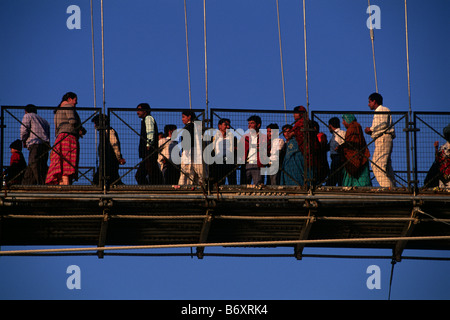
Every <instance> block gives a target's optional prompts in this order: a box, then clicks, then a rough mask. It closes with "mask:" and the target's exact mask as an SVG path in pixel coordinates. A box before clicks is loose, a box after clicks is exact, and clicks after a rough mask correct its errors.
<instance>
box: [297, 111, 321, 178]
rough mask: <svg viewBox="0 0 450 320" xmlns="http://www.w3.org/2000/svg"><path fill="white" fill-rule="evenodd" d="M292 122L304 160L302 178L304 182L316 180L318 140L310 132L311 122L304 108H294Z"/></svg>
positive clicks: (318, 151) (314, 134) (311, 131)
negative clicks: (293, 121)
mask: <svg viewBox="0 0 450 320" xmlns="http://www.w3.org/2000/svg"><path fill="white" fill-rule="evenodd" d="M294 120H295V124H294V127H293V128H292V130H293V133H294V137H295V140H296V141H297V145H298V149H299V150H300V152H301V154H302V157H303V160H304V168H305V169H306V170H304V171H302V176H303V175H305V181H306V182H309V181H313V180H314V179H317V169H318V166H319V157H320V156H318V155H319V153H320V145H319V140H318V139H317V134H316V133H315V132H314V131H313V130H311V129H312V122H311V121H310V120H309V119H308V112H307V111H306V109H305V107H303V106H297V107H295V108H294ZM302 167H303V165H302ZM316 182H317V181H316ZM319 182H320V181H319Z"/></svg>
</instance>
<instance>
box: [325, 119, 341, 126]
mask: <svg viewBox="0 0 450 320" xmlns="http://www.w3.org/2000/svg"><path fill="white" fill-rule="evenodd" d="M328 124H329V125H332V126H333V127H334V128H340V127H341V121H339V118H338V117H333V118H331V119H330V120H328Z"/></svg>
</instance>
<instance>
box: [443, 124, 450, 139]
mask: <svg viewBox="0 0 450 320" xmlns="http://www.w3.org/2000/svg"><path fill="white" fill-rule="evenodd" d="M442 132H443V134H444V138H445V140H447V141H448V142H450V123H449V124H448V126H446V127H445V128H444V130H443V131H442Z"/></svg>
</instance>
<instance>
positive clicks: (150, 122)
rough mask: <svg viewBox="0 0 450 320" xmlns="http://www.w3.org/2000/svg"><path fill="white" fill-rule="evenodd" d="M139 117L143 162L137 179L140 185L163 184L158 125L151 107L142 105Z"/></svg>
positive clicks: (138, 111)
mask: <svg viewBox="0 0 450 320" xmlns="http://www.w3.org/2000/svg"><path fill="white" fill-rule="evenodd" d="M136 110H137V115H138V117H139V118H140V119H141V133H140V139H139V158H141V159H142V162H141V163H140V165H139V168H138V169H137V172H136V175H135V178H136V181H137V183H138V184H139V185H144V184H154V185H155V184H162V183H163V179H162V174H161V170H159V167H158V162H157V160H158V151H157V150H158V125H157V123H156V120H155V118H153V117H152V116H151V115H150V105H149V104H148V103H140V104H139V105H138V106H137V108H136Z"/></svg>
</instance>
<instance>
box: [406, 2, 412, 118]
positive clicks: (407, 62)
mask: <svg viewBox="0 0 450 320" xmlns="http://www.w3.org/2000/svg"><path fill="white" fill-rule="evenodd" d="M405 37H406V69H407V73H408V103H409V114H410V115H411V112H412V110H411V83H410V79H409V45H408V9H407V7H406V0H405Z"/></svg>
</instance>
